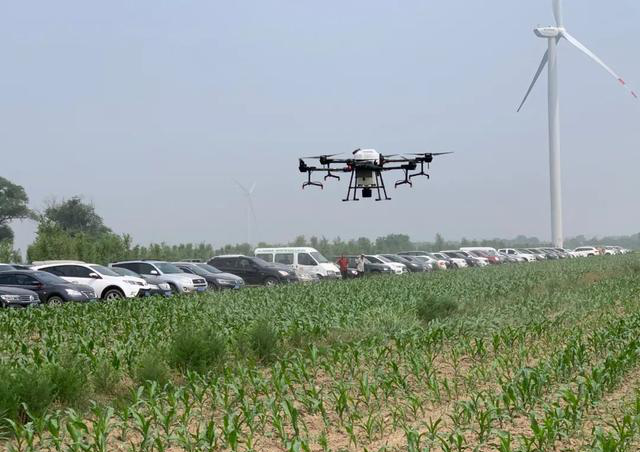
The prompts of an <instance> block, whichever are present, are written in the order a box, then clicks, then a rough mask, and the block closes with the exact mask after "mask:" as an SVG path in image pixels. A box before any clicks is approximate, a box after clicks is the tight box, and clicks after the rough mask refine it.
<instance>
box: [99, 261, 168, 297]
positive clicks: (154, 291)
mask: <svg viewBox="0 0 640 453" xmlns="http://www.w3.org/2000/svg"><path fill="white" fill-rule="evenodd" d="M109 269H111V270H112V271H113V272H115V273H116V274H120V275H122V276H123V277H126V276H129V277H136V278H141V279H143V280H144V281H145V282H147V286H148V288H142V289H141V290H140V297H149V296H162V297H171V296H172V295H173V291H171V286H169V284H168V283H163V282H156V283H151V282H150V281H149V280H150V279H149V278H147V277H143V276H142V275H140V274H138V273H137V272H134V271H132V270H130V269H127V268H125V267H117V266H112V267H110V268H109Z"/></svg>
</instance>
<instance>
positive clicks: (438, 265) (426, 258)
mask: <svg viewBox="0 0 640 453" xmlns="http://www.w3.org/2000/svg"><path fill="white" fill-rule="evenodd" d="M398 255H400V256H406V255H408V256H413V257H415V258H418V259H419V260H421V261H423V262H425V263H427V264H430V265H431V266H432V267H433V269H434V270H435V269H441V270H446V269H447V262H446V261H445V260H441V259H436V258H435V257H434V256H432V255H430V254H429V253H428V252H400V253H398Z"/></svg>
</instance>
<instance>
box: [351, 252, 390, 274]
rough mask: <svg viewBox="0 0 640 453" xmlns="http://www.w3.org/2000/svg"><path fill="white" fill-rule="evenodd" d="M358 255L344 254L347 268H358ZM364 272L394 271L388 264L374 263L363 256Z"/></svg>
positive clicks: (386, 272)
mask: <svg viewBox="0 0 640 453" xmlns="http://www.w3.org/2000/svg"><path fill="white" fill-rule="evenodd" d="M359 257H360V255H353V256H346V257H345V258H347V260H349V268H350V269H357V268H358V262H357V260H358V258H359ZM364 273H365V275H366V274H377V275H379V274H394V273H395V271H394V270H393V269H392V268H391V266H389V265H388V264H380V263H374V262H373V261H371V260H368V259H367V257H366V256H365V258H364Z"/></svg>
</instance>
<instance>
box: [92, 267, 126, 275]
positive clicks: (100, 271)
mask: <svg viewBox="0 0 640 453" xmlns="http://www.w3.org/2000/svg"><path fill="white" fill-rule="evenodd" d="M89 267H90V268H91V269H93V270H94V271H96V272H97V273H98V274H101V275H106V276H107V277H122V276H121V275H120V274H118V273H117V272H115V271H114V270H113V269H109V268H108V267H104V266H100V265H97V264H96V265H93V266H89Z"/></svg>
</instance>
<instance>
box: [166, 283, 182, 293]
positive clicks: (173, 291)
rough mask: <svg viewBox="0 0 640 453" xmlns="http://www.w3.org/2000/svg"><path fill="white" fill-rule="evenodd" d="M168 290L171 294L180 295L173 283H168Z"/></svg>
mask: <svg viewBox="0 0 640 453" xmlns="http://www.w3.org/2000/svg"><path fill="white" fill-rule="evenodd" d="M169 288H171V292H172V293H173V294H180V291H178V287H177V286H176V285H174V284H173V283H169Z"/></svg>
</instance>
